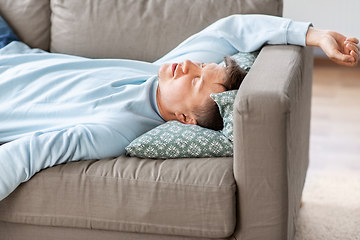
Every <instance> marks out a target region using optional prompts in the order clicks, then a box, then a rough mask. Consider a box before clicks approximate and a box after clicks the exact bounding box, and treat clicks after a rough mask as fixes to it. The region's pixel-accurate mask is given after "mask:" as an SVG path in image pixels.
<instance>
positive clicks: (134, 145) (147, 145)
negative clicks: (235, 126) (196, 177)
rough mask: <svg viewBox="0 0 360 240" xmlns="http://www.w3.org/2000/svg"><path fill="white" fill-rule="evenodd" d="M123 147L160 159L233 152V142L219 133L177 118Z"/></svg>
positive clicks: (128, 150)
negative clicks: (184, 122)
mask: <svg viewBox="0 0 360 240" xmlns="http://www.w3.org/2000/svg"><path fill="white" fill-rule="evenodd" d="M125 149H126V151H127V154H128V155H130V156H136V157H143V158H160V159H167V158H185V157H228V156H232V155H233V145H232V143H231V142H230V141H229V140H228V139H227V138H226V137H225V136H224V135H223V134H222V133H220V132H218V131H213V130H210V129H206V128H202V127H200V126H198V125H190V124H183V123H180V122H178V121H169V122H166V123H164V124H162V125H160V126H158V127H156V128H154V129H152V130H150V131H149V132H147V133H145V134H143V135H141V136H140V137H138V138H136V139H135V140H134V141H132V142H131V143H130V144H129V145H128V146H127V147H126V148H125Z"/></svg>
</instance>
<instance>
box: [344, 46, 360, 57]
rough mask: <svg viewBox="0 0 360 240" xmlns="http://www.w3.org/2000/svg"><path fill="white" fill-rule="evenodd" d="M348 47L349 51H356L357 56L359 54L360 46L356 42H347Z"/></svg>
mask: <svg viewBox="0 0 360 240" xmlns="http://www.w3.org/2000/svg"><path fill="white" fill-rule="evenodd" d="M346 48H347V49H348V50H349V53H351V52H354V53H355V54H356V55H357V56H358V55H359V46H358V45H356V44H354V43H347V44H346Z"/></svg>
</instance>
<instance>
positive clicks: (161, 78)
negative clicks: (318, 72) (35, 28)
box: [0, 15, 359, 200]
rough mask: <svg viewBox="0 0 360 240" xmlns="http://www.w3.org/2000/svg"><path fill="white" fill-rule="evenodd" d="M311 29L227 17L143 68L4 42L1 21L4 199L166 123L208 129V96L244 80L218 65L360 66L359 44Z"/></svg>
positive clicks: (0, 175)
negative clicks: (282, 56) (285, 53)
mask: <svg viewBox="0 0 360 240" xmlns="http://www.w3.org/2000/svg"><path fill="white" fill-rule="evenodd" d="M309 26H311V24H310V23H299V22H293V21H291V20H288V19H283V18H278V17H271V16H264V15H244V16H242V15H235V16H230V17H227V18H224V19H221V20H219V21H217V22H216V23H214V24H212V25H210V26H209V27H208V28H206V29H204V30H203V31H201V32H200V33H198V34H195V35H194V36H192V37H190V38H189V39H187V40H186V41H184V42H183V43H182V44H180V45H179V46H178V47H176V48H175V49H174V50H172V51H171V52H170V53H168V54H167V55H165V56H164V57H163V58H161V59H159V60H158V61H156V62H154V63H146V62H140V61H131V60H116V59H103V60H99V59H87V58H81V57H76V56H69V55H63V54H52V53H47V52H44V51H41V50H38V49H30V48H29V47H27V46H26V45H25V44H23V43H21V42H11V43H8V42H10V41H9V40H8V39H5V38H6V36H7V34H8V33H10V34H8V35H12V34H11V31H10V29H9V28H8V27H7V26H6V25H5V23H4V22H0V31H1V32H0V33H5V34H4V35H5V38H3V39H2V40H1V41H0V42H4V45H6V46H5V47H4V48H2V49H1V50H0V105H1V108H0V116H1V118H0V143H4V144H3V145H1V146H0V200H2V199H4V198H5V197H6V196H7V195H8V194H10V193H11V192H12V191H13V190H14V189H15V188H16V187H17V186H18V185H19V184H20V183H21V182H24V181H27V180H29V179H30V178H31V177H32V176H33V175H34V174H35V173H36V172H38V171H40V170H41V169H43V168H46V167H50V166H53V165H56V164H60V163H65V162H69V161H78V160H88V159H101V158H106V157H116V156H119V155H121V154H124V152H125V147H126V146H127V145H128V144H129V143H130V142H131V141H132V140H133V139H134V138H136V137H138V136H140V135H141V134H143V133H145V132H146V131H148V130H150V129H152V128H154V127H156V126H158V125H160V124H162V123H164V122H165V121H169V120H179V121H181V122H183V123H187V124H201V125H203V126H206V127H207V123H204V122H206V121H204V118H205V120H206V119H208V118H209V117H208V112H209V110H208V109H209V108H212V109H214V108H215V109H216V105H215V103H214V102H213V101H212V100H211V99H210V97H209V95H210V93H214V92H222V91H225V90H227V89H232V88H237V87H238V86H239V84H240V82H241V80H242V78H243V76H244V74H243V73H242V71H241V69H240V68H239V67H238V66H237V65H236V64H234V62H233V61H231V60H229V59H228V60H227V68H225V67H221V66H219V65H217V64H216V63H218V62H220V61H221V60H222V59H223V57H224V56H226V55H232V54H234V53H236V52H237V51H243V52H250V51H254V50H257V49H259V48H261V46H263V45H264V44H296V45H302V46H305V45H309V46H318V47H321V48H322V49H323V50H324V51H325V52H326V53H327V54H328V56H329V57H330V58H332V59H333V60H334V61H337V62H338V63H340V64H344V65H350V66H353V65H356V64H357V61H358V52H359V47H358V46H357V44H358V40H357V39H355V38H345V37H344V36H342V35H340V34H338V33H335V32H328V31H322V30H317V29H314V28H312V27H310V28H309ZM1 29H2V30H1ZM0 35H1V34H0ZM3 40H4V41H3ZM188 59H191V60H188ZM230 72H237V73H236V74H235V75H236V76H235V77H231V76H230V75H232V74H229V73H230ZM229 79H230V80H229ZM231 79H235V83H234V81H233V80H231ZM209 106H210V107H209ZM203 109H206V110H203ZM217 111H218V110H217ZM210 122H211V121H210ZM210 127H211V126H210ZM212 128H215V129H216V128H219V126H214V127H212Z"/></svg>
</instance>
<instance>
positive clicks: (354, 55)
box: [350, 51, 359, 60]
mask: <svg viewBox="0 0 360 240" xmlns="http://www.w3.org/2000/svg"><path fill="white" fill-rule="evenodd" d="M350 55H351V56H352V57H354V58H355V60H356V59H358V58H359V53H358V52H355V51H351V52H350Z"/></svg>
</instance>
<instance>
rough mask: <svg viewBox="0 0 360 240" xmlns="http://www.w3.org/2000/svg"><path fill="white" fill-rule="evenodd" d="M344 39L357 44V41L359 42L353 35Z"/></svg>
mask: <svg viewBox="0 0 360 240" xmlns="http://www.w3.org/2000/svg"><path fill="white" fill-rule="evenodd" d="M345 41H348V42H353V43H355V44H358V43H359V39H357V38H354V37H351V38H349V37H348V38H346V40H345Z"/></svg>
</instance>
